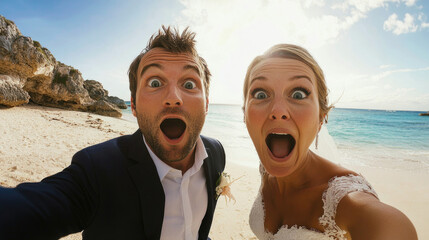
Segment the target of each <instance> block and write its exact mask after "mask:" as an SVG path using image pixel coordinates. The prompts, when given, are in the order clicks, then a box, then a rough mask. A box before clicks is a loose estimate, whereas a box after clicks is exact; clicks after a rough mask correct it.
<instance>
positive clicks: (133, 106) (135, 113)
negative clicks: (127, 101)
mask: <svg viewBox="0 0 429 240" xmlns="http://www.w3.org/2000/svg"><path fill="white" fill-rule="evenodd" d="M131 111H132V112H133V115H134V117H137V112H136V105H135V104H134V99H133V97H131Z"/></svg>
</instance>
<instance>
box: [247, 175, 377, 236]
mask: <svg viewBox="0 0 429 240" xmlns="http://www.w3.org/2000/svg"><path fill="white" fill-rule="evenodd" d="M356 191H363V192H367V193H370V194H373V195H374V196H376V197H377V194H376V193H375V191H374V190H373V188H372V187H371V185H370V184H369V183H368V182H367V181H366V180H365V178H363V177H362V176H360V175H358V176H356V175H352V174H350V175H347V176H341V177H333V178H332V179H331V180H330V181H329V183H328V187H327V189H326V190H325V191H324V192H323V195H322V201H323V215H322V216H321V217H320V218H319V223H320V225H321V226H323V228H324V230H325V231H324V232H320V231H318V230H316V229H308V228H306V227H303V226H297V225H294V226H287V225H284V226H282V227H281V228H280V229H279V230H278V232H277V233H275V234H272V233H270V232H267V231H265V227H264V222H265V210H264V203H263V199H262V194H261V189H260V190H259V192H258V195H257V197H256V199H255V202H254V203H253V207H252V210H251V211H250V216H249V224H250V228H251V229H252V231H253V233H254V234H255V235H256V236H257V237H258V239H260V240H280V239H281V240H292V239H293V240H304V239H306V240H316V239H317V240H343V239H346V237H345V236H344V235H345V234H346V232H345V231H344V230H342V229H341V228H340V227H338V226H337V224H336V222H335V215H336V212H337V206H338V203H339V202H340V200H341V199H342V198H343V197H344V196H346V195H347V194H349V193H351V192H356Z"/></svg>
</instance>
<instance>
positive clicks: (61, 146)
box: [0, 105, 429, 240]
mask: <svg viewBox="0 0 429 240" xmlns="http://www.w3.org/2000/svg"><path fill="white" fill-rule="evenodd" d="M0 123H1V124H0V134H1V137H0V166H1V167H0V185H2V186H10V187H12V186H15V185H17V184H19V183H21V182H27V181H40V180H41V179H43V178H44V177H46V176H48V175H51V174H54V173H56V172H58V171H61V170H62V169H63V168H65V167H66V166H68V165H69V163H70V161H71V157H72V156H73V154H74V153H75V152H77V151H78V150H80V149H82V148H84V147H87V146H90V145H93V144H96V143H99V142H102V141H105V140H108V139H111V138H115V137H118V136H120V135H123V134H132V133H134V131H135V130H136V129H137V124H136V123H130V122H127V121H124V120H121V119H116V118H110V117H103V116H99V115H95V114H89V113H82V112H75V111H67V110H61V109H55V108H46V107H40V106H36V105H26V106H21V107H15V108H0ZM226 149H228V148H226ZM228 151H231V149H228V150H227V160H228V155H234V156H237V155H239V154H237V153H234V154H232V153H230V152H228ZM345 167H348V168H350V169H352V170H354V171H356V172H359V173H361V174H362V175H364V176H365V177H366V178H367V179H368V181H369V182H371V183H372V185H373V187H374V188H375V190H376V191H377V192H378V194H379V197H380V199H381V200H382V201H383V202H385V203H387V204H390V205H392V206H394V207H396V208H398V209H399V210H401V211H402V212H404V213H405V214H406V215H407V216H408V217H409V218H410V219H411V221H412V222H413V223H414V225H415V227H416V229H417V233H418V235H419V239H429V230H428V229H427V222H428V220H429V207H428V205H429V173H428V172H418V171H417V172H416V171H414V172H410V171H405V170H386V169H383V168H377V169H375V168H368V167H362V166H351V165H345ZM225 171H226V172H227V173H229V174H230V175H231V177H232V178H233V179H236V178H239V177H241V176H242V177H241V179H239V180H238V181H237V182H235V183H233V184H232V186H231V187H232V193H233V195H234V197H235V198H236V200H237V202H236V203H235V204H234V201H231V202H228V203H226V202H225V199H224V198H223V197H221V198H220V199H219V201H218V206H217V209H216V213H215V218H214V221H213V225H212V229H211V231H210V237H211V238H212V239H213V240H224V239H256V238H255V237H254V235H253V234H252V232H251V230H250V228H249V225H248V216H249V211H250V208H251V207H252V204H253V200H254V197H255V196H256V193H257V191H258V188H259V183H260V177H259V173H258V170H257V169H256V168H248V167H243V166H239V165H236V164H233V163H231V162H227V166H226V169H225ZM63 239H67V240H71V239H81V236H80V233H77V234H73V235H70V236H67V237H65V238H63Z"/></svg>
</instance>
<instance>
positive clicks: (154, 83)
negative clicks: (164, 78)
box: [148, 78, 161, 88]
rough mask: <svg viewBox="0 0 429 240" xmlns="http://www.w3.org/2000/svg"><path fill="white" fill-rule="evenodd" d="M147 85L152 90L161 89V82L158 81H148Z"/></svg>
mask: <svg viewBox="0 0 429 240" xmlns="http://www.w3.org/2000/svg"><path fill="white" fill-rule="evenodd" d="M148 85H149V86H150V87H153V88H157V87H161V81H159V79H156V78H154V79H151V80H150V81H149V83H148Z"/></svg>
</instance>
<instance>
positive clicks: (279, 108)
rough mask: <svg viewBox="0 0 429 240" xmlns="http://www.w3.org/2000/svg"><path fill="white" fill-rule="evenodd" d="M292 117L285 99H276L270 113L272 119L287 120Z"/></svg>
mask: <svg viewBox="0 0 429 240" xmlns="http://www.w3.org/2000/svg"><path fill="white" fill-rule="evenodd" d="M289 118H290V114H289V108H288V106H287V104H286V103H285V102H284V101H276V102H274V103H273V107H272V110H271V114H270V119H271V120H286V119H289Z"/></svg>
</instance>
